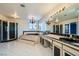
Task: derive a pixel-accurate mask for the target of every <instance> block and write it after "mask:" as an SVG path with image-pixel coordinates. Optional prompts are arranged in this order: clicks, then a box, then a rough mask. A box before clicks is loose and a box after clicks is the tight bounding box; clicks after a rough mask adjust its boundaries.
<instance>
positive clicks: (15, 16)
mask: <svg viewBox="0 0 79 59" xmlns="http://www.w3.org/2000/svg"><path fill="white" fill-rule="evenodd" d="M11 17H13V18H19V16H18V15H17V13H16V12H14V14H12V15H11Z"/></svg>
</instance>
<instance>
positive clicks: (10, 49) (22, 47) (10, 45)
mask: <svg viewBox="0 0 79 59" xmlns="http://www.w3.org/2000/svg"><path fill="white" fill-rule="evenodd" d="M52 54H53V53H52V50H51V49H50V48H44V47H43V46H42V45H41V44H36V45H30V44H27V43H26V41H24V40H16V41H11V42H5V43H0V56H52Z"/></svg>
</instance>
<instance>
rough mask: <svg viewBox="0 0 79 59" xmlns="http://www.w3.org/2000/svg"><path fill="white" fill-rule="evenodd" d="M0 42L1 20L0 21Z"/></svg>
mask: <svg viewBox="0 0 79 59" xmlns="http://www.w3.org/2000/svg"><path fill="white" fill-rule="evenodd" d="M0 42H1V20H0Z"/></svg>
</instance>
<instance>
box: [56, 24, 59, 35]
mask: <svg viewBox="0 0 79 59" xmlns="http://www.w3.org/2000/svg"><path fill="white" fill-rule="evenodd" d="M56 33H57V34H59V25H56Z"/></svg>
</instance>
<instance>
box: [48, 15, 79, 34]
mask: <svg viewBox="0 0 79 59" xmlns="http://www.w3.org/2000/svg"><path fill="white" fill-rule="evenodd" d="M72 22H77V35H79V17H78V18H74V19H67V20H64V21H61V22H59V23H58V25H60V24H63V34H64V33H65V24H69V23H72ZM53 25H54V23H52V24H51V25H50V26H49V27H50V30H52V31H53ZM69 29H70V28H69ZM69 33H70V31H69Z"/></svg>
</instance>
